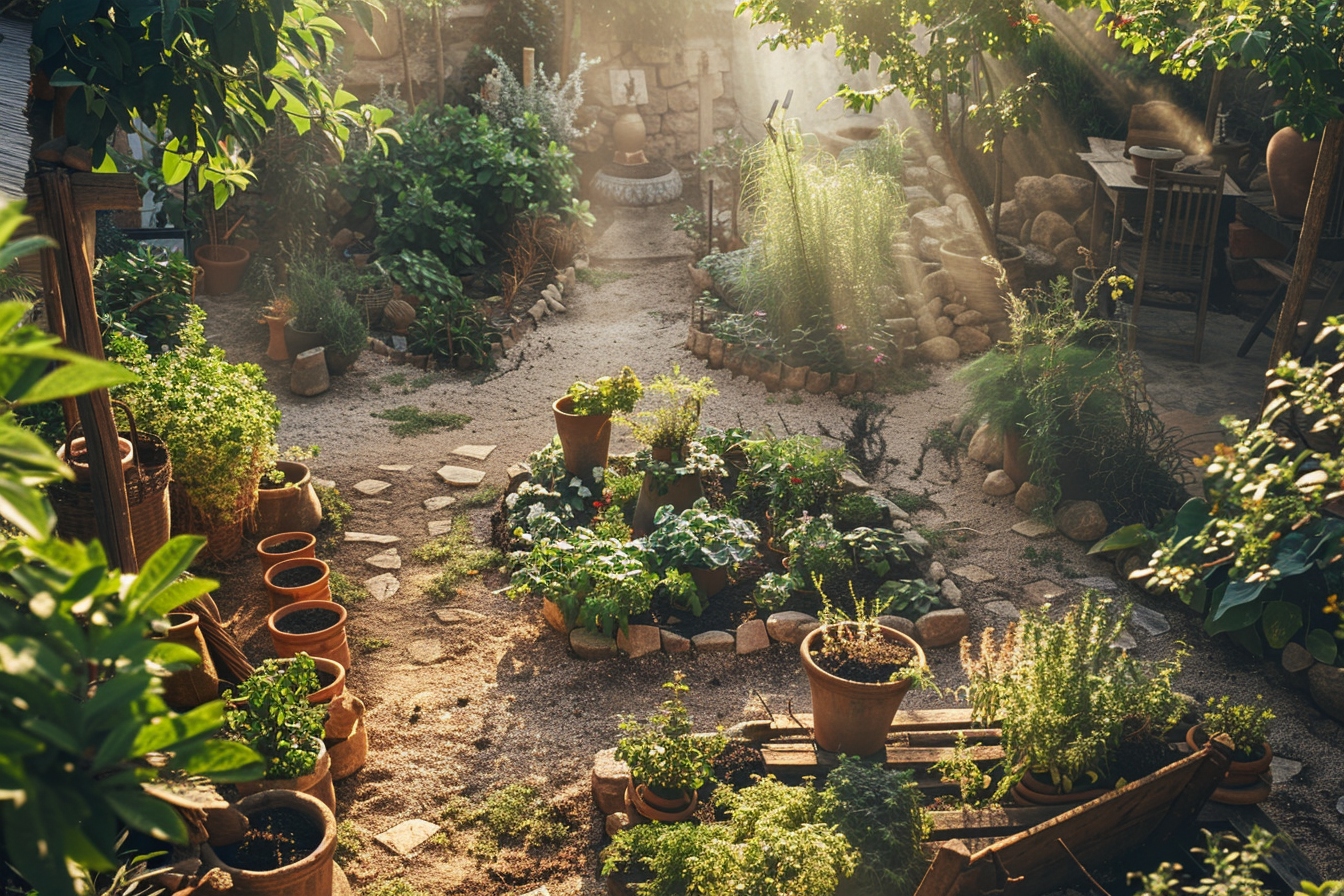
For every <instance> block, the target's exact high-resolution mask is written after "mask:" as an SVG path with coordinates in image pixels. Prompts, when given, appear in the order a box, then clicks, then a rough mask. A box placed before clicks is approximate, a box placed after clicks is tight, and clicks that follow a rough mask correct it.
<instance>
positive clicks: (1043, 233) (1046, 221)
mask: <svg viewBox="0 0 1344 896" xmlns="http://www.w3.org/2000/svg"><path fill="white" fill-rule="evenodd" d="M1071 237H1072V238H1074V239H1077V237H1074V235H1073V225H1072V224H1070V223H1069V222H1068V221H1066V220H1065V219H1064V218H1063V217H1061V216H1060V215H1058V214H1056V213H1055V212H1049V211H1047V212H1041V213H1040V214H1039V215H1037V216H1036V220H1035V221H1033V222H1032V224H1031V241H1032V242H1033V243H1035V244H1036V245H1038V246H1040V247H1041V248H1042V249H1048V250H1053V249H1054V248H1055V246H1058V245H1059V244H1060V243H1062V242H1063V241H1064V240H1066V239H1069V238H1071ZM1050 254H1051V255H1052V256H1053V255H1054V252H1053V251H1051V253H1050Z"/></svg>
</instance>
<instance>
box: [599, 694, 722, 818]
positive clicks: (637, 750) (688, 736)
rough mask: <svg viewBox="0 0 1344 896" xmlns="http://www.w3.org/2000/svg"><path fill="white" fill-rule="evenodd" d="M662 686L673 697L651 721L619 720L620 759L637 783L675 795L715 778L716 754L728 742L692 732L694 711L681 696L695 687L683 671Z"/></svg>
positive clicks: (664, 702)
mask: <svg viewBox="0 0 1344 896" xmlns="http://www.w3.org/2000/svg"><path fill="white" fill-rule="evenodd" d="M663 688H664V689H665V690H667V691H668V692H669V693H670V694H671V696H669V697H668V699H666V700H664V701H663V703H662V706H661V707H660V708H659V710H658V712H656V713H654V714H653V715H651V716H649V719H648V721H647V722H640V721H637V720H635V719H633V718H626V719H625V720H623V721H622V722H621V726H620V727H621V731H622V732H624V733H625V736H624V737H622V738H621V740H620V742H619V743H618V744H617V745H616V758H617V759H619V760H621V761H622V762H624V763H626V764H627V765H629V766H630V775H631V777H632V778H633V779H634V781H635V783H637V784H645V785H647V786H649V787H651V788H653V790H654V792H655V793H660V794H664V795H667V796H669V797H671V796H672V795H674V794H676V793H677V792H679V791H683V790H699V789H700V788H701V787H704V786H705V784H706V783H708V782H709V781H711V780H713V778H714V767H713V762H714V757H716V756H718V755H719V754H720V753H722V752H723V748H724V747H725V746H727V744H728V741H727V739H726V738H724V737H723V736H722V735H719V734H715V735H710V736H705V737H701V736H698V735H696V734H695V733H694V730H693V728H692V727H691V713H690V711H689V710H688V709H687V708H686V704H685V702H684V701H683V700H682V695H684V694H685V693H687V692H688V691H690V689H691V688H690V685H688V684H686V676H685V675H683V674H682V673H680V672H673V673H672V680H671V681H665V682H663Z"/></svg>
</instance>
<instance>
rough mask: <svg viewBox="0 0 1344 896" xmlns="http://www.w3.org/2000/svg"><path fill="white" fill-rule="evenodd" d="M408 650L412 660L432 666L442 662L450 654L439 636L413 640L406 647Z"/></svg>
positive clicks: (418, 663) (421, 664)
mask: <svg viewBox="0 0 1344 896" xmlns="http://www.w3.org/2000/svg"><path fill="white" fill-rule="evenodd" d="M406 652H407V653H409V654H410V655H411V662H413V663H415V664H416V665H418V666H432V665H434V664H435V663H438V662H442V661H443V659H444V658H445V657H446V656H448V652H447V651H446V650H444V649H443V643H442V642H441V641H439V639H438V638H424V639H422V640H419V641H412V642H411V643H410V645H409V646H408V647H407V648H406Z"/></svg>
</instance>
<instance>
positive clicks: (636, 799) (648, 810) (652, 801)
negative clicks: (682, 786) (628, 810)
mask: <svg viewBox="0 0 1344 896" xmlns="http://www.w3.org/2000/svg"><path fill="white" fill-rule="evenodd" d="M626 793H627V794H628V795H629V797H630V803H631V805H633V806H634V807H635V810H636V811H638V812H639V814H640V815H643V816H644V817H645V818H647V819H649V820H650V821H662V822H675V821H685V820H686V819H688V818H690V817H691V816H692V815H694V814H695V809H696V806H698V805H699V804H700V795H699V794H698V793H696V792H695V791H694V790H683V791H682V792H681V794H682V795H681V797H680V798H678V799H676V800H665V799H663V798H661V797H659V796H658V795H657V794H656V793H654V792H653V791H652V790H650V789H649V787H648V785H646V784H636V783H635V782H634V781H633V780H631V781H630V783H629V784H627V785H626Z"/></svg>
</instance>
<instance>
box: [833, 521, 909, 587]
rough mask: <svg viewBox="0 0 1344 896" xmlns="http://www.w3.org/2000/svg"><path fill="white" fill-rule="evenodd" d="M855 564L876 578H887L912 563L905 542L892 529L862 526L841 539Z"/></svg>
mask: <svg viewBox="0 0 1344 896" xmlns="http://www.w3.org/2000/svg"><path fill="white" fill-rule="evenodd" d="M840 540H841V542H843V543H844V545H845V547H847V548H848V549H849V550H850V552H851V554H852V555H853V557H854V562H855V563H857V564H858V565H859V566H862V567H863V568H864V569H866V570H868V571H869V572H871V573H872V574H873V575H875V576H882V577H884V578H885V577H886V576H887V574H888V573H890V572H891V571H892V570H893V569H895V568H896V567H898V566H901V565H903V564H906V563H909V562H910V555H909V553H907V551H906V548H905V540H904V538H902V536H900V535H898V534H896V533H895V532H893V531H892V530H890V529H869V528H868V527H867V526H860V527H858V528H857V529H851V530H849V531H848V532H846V533H845V534H844V535H842V536H841V537H840Z"/></svg>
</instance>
